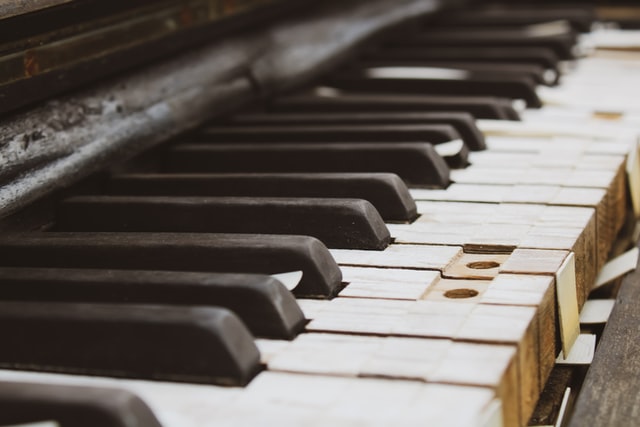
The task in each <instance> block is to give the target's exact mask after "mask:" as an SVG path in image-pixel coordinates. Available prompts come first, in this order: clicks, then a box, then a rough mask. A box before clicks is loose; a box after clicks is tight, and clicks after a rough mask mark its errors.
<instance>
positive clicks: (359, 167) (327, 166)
mask: <svg viewBox="0 0 640 427" xmlns="http://www.w3.org/2000/svg"><path fill="white" fill-rule="evenodd" d="M164 169H165V170H166V171H169V172H184V173H203V172H252V173H261V172H390V173H395V174H397V175H399V176H400V177H401V178H402V179H403V180H405V181H406V182H407V183H410V184H412V185H417V186H428V187H437V188H443V187H447V186H448V185H449V167H448V166H447V164H446V162H445V160H444V159H443V158H442V157H441V156H440V155H439V154H438V153H437V151H436V150H435V148H434V147H433V146H432V145H431V144H428V143H416V142H410V143H409V142H408V143H384V142H378V143H371V144H367V143H362V142H353V143H323V144H320V143H309V144H304V145H297V144H265V143H260V144H247V143H236V144H208V145H207V144H184V145H178V146H175V147H172V148H170V149H168V150H167V151H166V153H165V158H164Z"/></svg>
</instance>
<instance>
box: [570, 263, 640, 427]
mask: <svg viewBox="0 0 640 427" xmlns="http://www.w3.org/2000/svg"><path fill="white" fill-rule="evenodd" d="M639 267H640V265H639ZM639 299H640V269H636V271H635V272H634V273H633V274H630V275H628V276H627V277H626V278H625V279H624V280H623V283H622V286H621V287H620V290H619V293H618V296H617V298H616V304H615V306H614V308H613V312H612V313H611V317H610V318H609V321H608V322H607V325H606V326H605V329H604V332H603V335H602V339H601V340H600V343H599V345H598V348H597V349H596V354H595V357H594V360H593V363H592V365H591V368H590V369H589V371H588V373H587V377H586V378H585V382H584V385H583V387H582V390H581V393H580V395H579V396H578V400H577V401H576V406H575V411H574V414H573V416H572V418H571V422H570V423H569V426H570V427H577V426H583V425H587V424H588V425H591V426H612V425H630V424H633V423H634V422H635V421H636V420H637V419H638V413H640V389H639V385H638V381H637V373H638V372H639V371H640V329H639V328H638V325H639V324H640V311H638V305H637V302H638V300H639Z"/></svg>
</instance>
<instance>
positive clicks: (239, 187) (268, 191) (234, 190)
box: [106, 173, 418, 222]
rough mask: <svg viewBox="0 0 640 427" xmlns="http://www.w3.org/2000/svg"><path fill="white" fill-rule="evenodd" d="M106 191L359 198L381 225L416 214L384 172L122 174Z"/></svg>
mask: <svg viewBox="0 0 640 427" xmlns="http://www.w3.org/2000/svg"><path fill="white" fill-rule="evenodd" d="M106 191H107V192H108V193H109V194H128V195H150V196H151V195H154V196H253V197H323V198H351V199H364V200H367V201H369V202H370V203H371V204H372V205H373V206H374V207H375V208H376V209H377V210H378V212H379V213H380V216H382V218H383V219H384V220H385V221H395V222H409V221H413V220H414V219H415V218H416V217H417V215H418V214H417V208H416V204H415V202H414V201H413V198H412V197H411V194H409V190H408V188H407V186H406V185H405V183H404V182H403V181H402V179H400V177H398V176H397V175H394V174H390V173H371V174H364V173H334V174H331V173H290V174H264V173H262V174H258V173H253V174H127V175H118V176H115V177H113V178H111V179H110V180H109V181H108V182H107V189H106Z"/></svg>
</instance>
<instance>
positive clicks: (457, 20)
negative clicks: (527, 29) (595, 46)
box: [436, 4, 595, 32]
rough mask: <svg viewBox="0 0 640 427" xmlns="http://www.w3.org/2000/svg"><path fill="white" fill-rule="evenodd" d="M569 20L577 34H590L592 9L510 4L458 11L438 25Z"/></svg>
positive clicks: (592, 18) (510, 24) (507, 23)
mask: <svg viewBox="0 0 640 427" xmlns="http://www.w3.org/2000/svg"><path fill="white" fill-rule="evenodd" d="M559 20H562V21H567V22H568V23H569V24H571V26H572V28H573V29H574V30H575V31H579V32H588V31H590V30H591V26H592V25H593V23H594V22H595V14H594V11H593V10H592V9H589V8H583V7H574V8H567V7H562V6H560V7H554V6H549V5H545V7H542V8H533V7H530V6H529V7H526V6H518V5H514V4H510V5H509V6H508V7H504V6H502V7H487V8H480V9H473V10H469V11H457V12H456V13H453V14H449V15H446V16H443V19H442V20H438V21H437V22H436V24H437V25H439V26H442V27H446V26H448V25H465V26H469V27H479V26H489V27H513V26H523V25H534V24H545V23H548V22H552V21H559Z"/></svg>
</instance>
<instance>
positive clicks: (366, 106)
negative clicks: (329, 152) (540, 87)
mask: <svg viewBox="0 0 640 427" xmlns="http://www.w3.org/2000/svg"><path fill="white" fill-rule="evenodd" d="M268 110H269V111H275V112H295V113H302V112H321V111H324V112H331V113H337V112H357V111H360V112H366V111H368V112H376V111H377V112H381V111H385V112H386V111H420V112H425V111H462V112H466V113H470V114H472V115H473V116H474V117H475V118H476V119H494V120H519V119H520V118H519V116H518V113H517V112H516V111H515V110H514V109H513V106H512V105H511V100H509V99H506V98H497V97H494V96H445V95H441V96H435V95H415V94H380V93H376V91H371V92H370V93H342V92H340V91H338V93H337V94H336V95H332V96H317V95H314V94H301V95H292V96H288V97H284V98H280V99H276V100H274V101H273V102H271V103H270V104H269V106H268Z"/></svg>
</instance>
